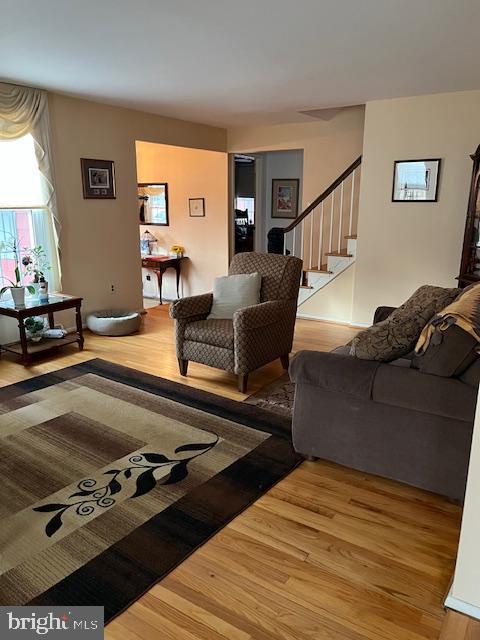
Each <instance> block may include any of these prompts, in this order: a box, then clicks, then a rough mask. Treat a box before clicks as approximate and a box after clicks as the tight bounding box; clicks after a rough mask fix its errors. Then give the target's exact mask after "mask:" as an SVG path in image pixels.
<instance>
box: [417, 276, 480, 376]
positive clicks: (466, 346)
mask: <svg viewBox="0 0 480 640" xmlns="http://www.w3.org/2000/svg"><path fill="white" fill-rule="evenodd" d="M479 342H480V285H479V284H473V285H470V286H469V287H467V288H466V289H464V290H463V291H462V293H461V294H460V295H459V296H457V298H456V299H455V300H454V302H452V303H451V304H449V305H447V306H446V307H445V308H444V309H442V310H441V311H440V312H439V313H437V314H436V315H435V316H434V317H433V318H432V319H431V320H430V322H429V323H428V324H427V325H426V326H425V327H424V329H423V331H422V333H421V335H420V338H419V340H418V342H417V345H416V347H415V352H416V354H417V357H416V358H415V359H414V361H413V366H415V367H417V368H418V369H420V371H423V373H431V374H433V375H436V376H446V377H450V376H458V375H461V374H462V373H463V372H464V371H465V369H467V367H469V366H470V365H471V364H472V363H473V362H474V360H476V358H477V347H478V344H479Z"/></svg>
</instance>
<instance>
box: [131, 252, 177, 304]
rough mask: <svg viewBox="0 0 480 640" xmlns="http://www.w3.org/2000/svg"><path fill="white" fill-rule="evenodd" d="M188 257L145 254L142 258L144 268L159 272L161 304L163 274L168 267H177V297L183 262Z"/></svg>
mask: <svg viewBox="0 0 480 640" xmlns="http://www.w3.org/2000/svg"><path fill="white" fill-rule="evenodd" d="M186 259H187V257H186V256H183V257H181V258H171V257H170V256H144V257H143V258H142V267H143V268H144V269H152V271H155V273H156V274H157V280H158V290H159V293H160V304H163V302H162V279H163V274H164V273H165V271H166V270H167V269H175V272H176V274H177V276H176V277H177V298H179V297H180V294H179V291H178V288H179V284H180V274H181V269H182V262H183V260H186Z"/></svg>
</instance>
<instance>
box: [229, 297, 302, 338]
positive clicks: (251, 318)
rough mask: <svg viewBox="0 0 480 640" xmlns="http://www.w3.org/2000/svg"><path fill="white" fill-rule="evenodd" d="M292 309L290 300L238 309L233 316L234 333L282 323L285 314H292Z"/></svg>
mask: <svg viewBox="0 0 480 640" xmlns="http://www.w3.org/2000/svg"><path fill="white" fill-rule="evenodd" d="M291 307H292V305H290V304H289V301H288V300H270V301H269V302H261V303H260V304H254V305H252V306H250V307H244V308H243V309H238V311H235V313H234V314H233V328H234V331H235V333H237V332H240V331H249V330H251V329H258V328H260V327H267V326H268V325H271V324H275V323H276V322H280V321H281V320H282V319H283V317H284V316H285V314H287V313H289V312H292V308H291Z"/></svg>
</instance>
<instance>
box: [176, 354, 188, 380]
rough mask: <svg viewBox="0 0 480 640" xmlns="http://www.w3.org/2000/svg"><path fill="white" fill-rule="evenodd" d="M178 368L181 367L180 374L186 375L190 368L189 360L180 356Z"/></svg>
mask: <svg viewBox="0 0 480 640" xmlns="http://www.w3.org/2000/svg"><path fill="white" fill-rule="evenodd" d="M178 368H179V369H180V375H181V376H186V375H187V370H188V360H182V358H178Z"/></svg>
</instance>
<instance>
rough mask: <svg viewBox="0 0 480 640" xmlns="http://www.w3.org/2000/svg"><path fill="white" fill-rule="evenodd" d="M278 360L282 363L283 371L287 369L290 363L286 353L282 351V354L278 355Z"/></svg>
mask: <svg viewBox="0 0 480 640" xmlns="http://www.w3.org/2000/svg"><path fill="white" fill-rule="evenodd" d="M280 362H281V363H282V367H283V368H284V369H285V371H288V365H289V364H290V358H289V357H288V353H284V354H283V356H280Z"/></svg>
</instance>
